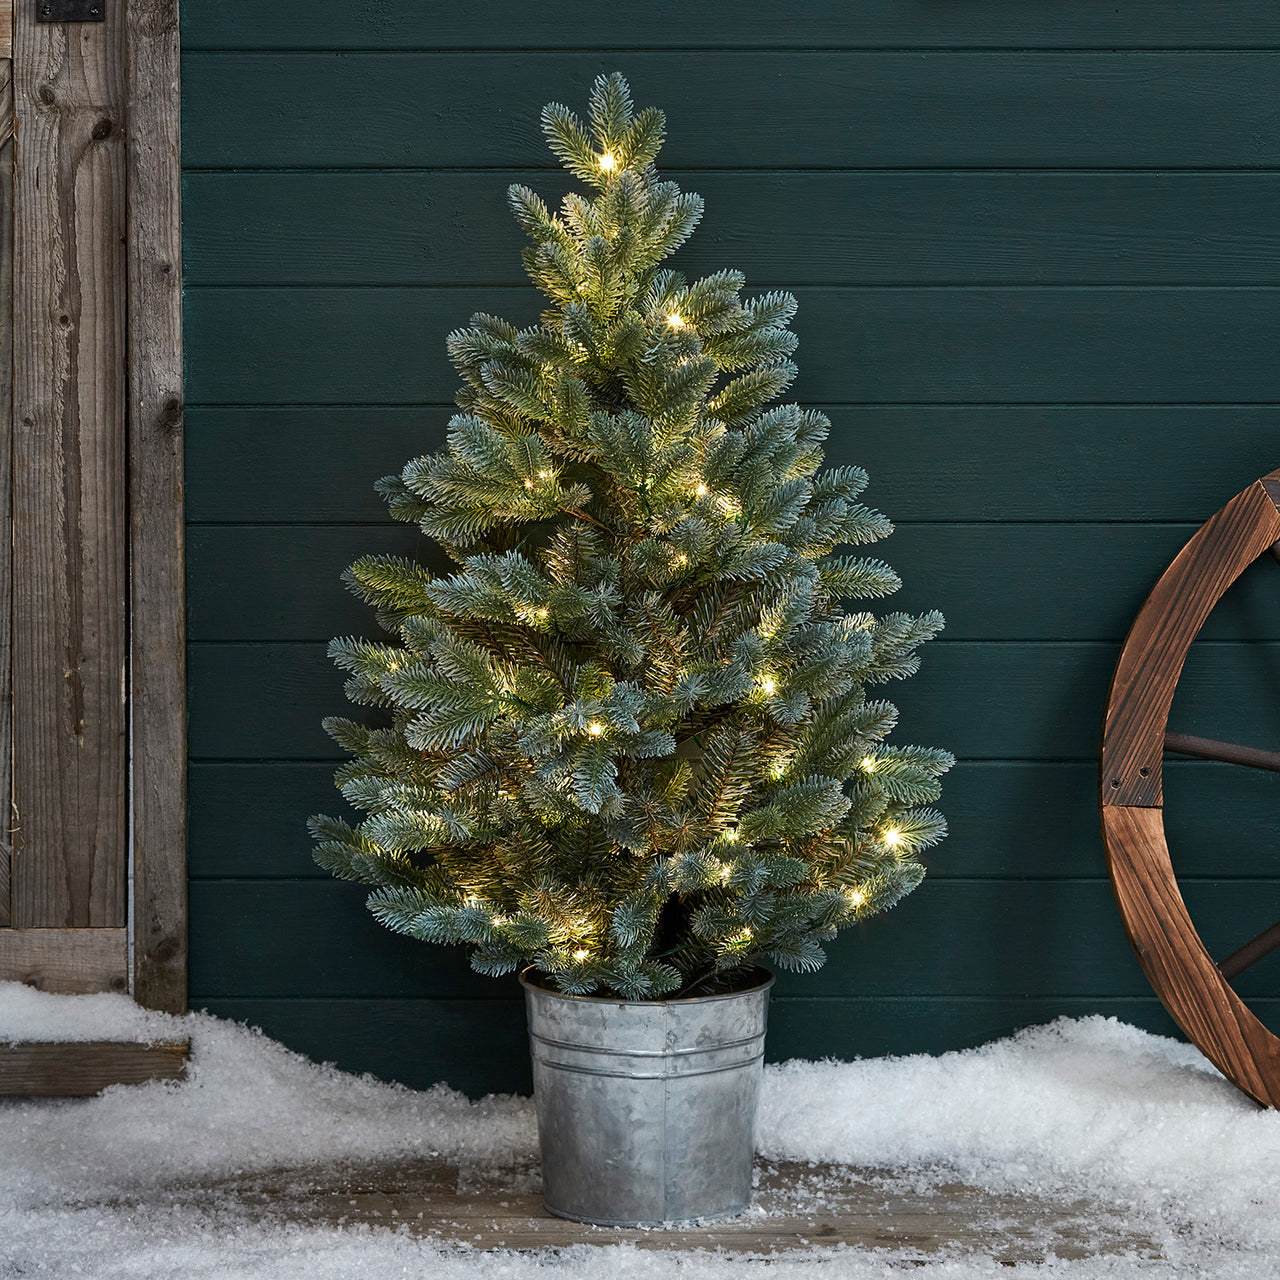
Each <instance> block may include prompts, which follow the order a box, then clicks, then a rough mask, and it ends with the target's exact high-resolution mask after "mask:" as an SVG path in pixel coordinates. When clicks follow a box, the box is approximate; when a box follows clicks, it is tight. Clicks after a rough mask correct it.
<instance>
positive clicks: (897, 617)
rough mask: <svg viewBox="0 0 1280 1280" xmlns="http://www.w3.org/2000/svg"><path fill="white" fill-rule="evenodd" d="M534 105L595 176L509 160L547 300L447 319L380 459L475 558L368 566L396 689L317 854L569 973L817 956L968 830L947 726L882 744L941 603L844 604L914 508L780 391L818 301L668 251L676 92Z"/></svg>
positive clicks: (340, 649)
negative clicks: (455, 410) (904, 742)
mask: <svg viewBox="0 0 1280 1280" xmlns="http://www.w3.org/2000/svg"><path fill="white" fill-rule="evenodd" d="M542 121H543V127H544V130H545V132H546V134H547V137H548V139H549V142H550V145H551V149H552V150H553V151H554V152H555V154H556V155H557V156H558V157H559V159H560V160H561V161H562V163H563V164H564V166H565V167H566V168H567V169H568V170H569V172H570V173H572V174H573V175H574V176H575V177H577V178H579V179H581V180H582V181H583V182H584V183H586V184H587V185H588V186H589V187H591V188H593V189H594V192H595V193H596V194H594V196H593V197H591V198H588V197H586V196H583V195H578V194H571V195H569V196H567V197H566V198H565V200H564V203H563V206H562V208H561V210H560V212H559V213H556V214H553V213H552V212H550V211H549V209H548V208H547V206H546V204H545V203H544V202H543V201H542V200H541V199H540V198H539V197H538V196H537V195H535V194H534V192H532V191H530V190H529V189H528V188H526V187H523V186H513V187H512V188H511V189H510V193H509V195H510V202H511V206H512V209H513V210H514V212H515V216H516V218H517V219H518V220H519V222H520V225H521V226H522V227H523V228H524V230H525V231H526V232H527V233H528V236H529V238H530V241H531V244H530V246H529V247H528V248H527V249H526V250H525V252H524V264H525V267H526V269H527V270H528V273H529V275H530V276H531V277H532V279H533V282H534V283H535V284H536V285H537V286H538V287H539V288H540V289H541V290H542V291H543V292H544V293H545V294H546V295H547V297H548V299H549V300H550V301H549V306H548V309H547V310H546V311H545V312H544V313H543V315H542V318H541V321H540V322H539V323H538V324H536V325H534V326H533V327H532V328H528V329H519V328H517V327H515V326H514V325H511V324H508V323H507V322H506V321H504V320H500V319H497V318H495V317H493V316H489V315H476V316H474V317H473V318H472V321H471V324H470V326H469V327H468V328H465V329H459V330H458V331H457V332H455V333H453V334H451V335H450V336H449V339H448V348H449V354H450V356H451V358H452V360H453V363H454V365H455V366H456V367H457V369H458V372H459V373H460V374H461V376H462V379H463V382H464V385H463V389H462V391H461V392H460V394H459V396H458V404H459V407H460V408H461V410H462V412H461V413H460V414H458V415H457V416H455V417H454V418H453V420H452V421H451V423H450V426H449V433H448V439H447V445H446V448H445V449H444V450H443V451H442V452H440V453H437V454H434V455H432V456H429V457H421V458H416V459H414V460H412V461H411V462H409V463H408V464H407V465H406V466H405V468H404V470H403V472H402V473H401V474H400V475H398V476H391V477H387V478H386V479H384V480H382V481H380V482H379V488H380V491H381V492H382V494H383V495H384V497H385V498H386V500H387V501H388V503H389V506H390V510H391V512H392V514H393V515H394V516H395V517H396V518H398V519H401V520H406V521H413V522H416V523H417V524H418V525H419V526H420V527H421V528H422V530H423V532H424V533H426V534H427V535H429V536H430V537H431V538H432V539H434V540H435V542H436V543H438V544H439V546H440V547H441V548H442V549H443V551H444V552H445V553H446V554H447V556H448V557H449V561H450V562H451V569H452V571H451V572H447V573H444V574H437V573H433V572H430V571H429V570H428V569H427V567H425V566H424V565H423V564H421V563H418V562H416V561H415V560H412V559H406V558H399V557H395V556H385V555H383V556H367V557H364V558H362V559H360V560H358V561H357V562H356V563H355V564H354V565H353V566H352V567H351V569H350V570H349V571H348V583H349V585H350V587H351V588H352V590H354V591H355V592H356V594H357V595H359V596H361V597H362V598H363V599H365V600H367V601H368V602H370V603H371V604H372V605H374V606H375V607H376V609H377V611H378V619H379V621H380V623H381V625H382V626H383V627H384V628H385V629H386V630H387V631H388V632H390V633H392V634H393V635H394V637H395V639H394V641H393V642H389V643H373V642H370V641H367V640H361V639H340V640H335V641H334V642H333V644H332V645H331V646H330V653H331V655H332V656H333V658H334V659H335V660H336V661H337V663H338V664H339V665H340V666H341V667H343V668H344V669H345V670H346V671H348V672H349V673H350V678H349V680H348V683H347V695H348V697H349V698H350V699H351V701H353V702H355V703H357V704H359V705H363V706H369V707H375V708H382V709H383V711H382V715H381V717H380V723H378V724H376V725H373V726H370V725H366V724H361V723H358V722H355V721H353V720H350V719H337V718H335V719H330V720H327V721H326V722H325V727H326V729H327V730H328V732H329V733H330V734H331V735H332V737H333V738H334V739H335V740H336V741H337V742H338V743H339V744H341V746H342V747H343V748H344V749H345V750H347V751H349V752H350V753H351V754H352V759H351V761H350V762H349V763H348V764H347V765H345V766H344V767H343V768H342V769H341V770H340V771H339V773H338V776H337V782H338V785H339V787H340V788H341V790H342V793H343V795H344V796H345V797H346V799H347V800H348V801H349V802H350V803H351V804H352V805H354V806H356V807H357V808H359V809H361V810H363V811H364V812H365V813H367V815H368V816H367V817H366V818H365V819H364V820H363V821H362V822H361V823H360V824H359V825H358V826H356V827H352V826H350V825H348V824H347V823H345V822H342V821H339V820H335V819H333V818H325V817H317V818H313V819H312V830H313V833H314V835H315V836H316V839H317V840H318V846H317V851H316V858H317V861H318V862H319V863H320V865H321V866H324V867H326V868H327V869H329V870H330V871H332V872H333V873H334V874H335V875H338V876H340V877H343V878H345V879H350V880H358V881H361V882H363V883H366V884H372V885H375V886H377V887H376V888H375V890H374V891H373V893H372V894H370V896H369V907H370V909H371V910H372V912H373V914H374V915H375V916H376V917H377V919H378V920H380V921H381V922H382V923H383V924H384V925H386V926H388V927H389V928H391V929H395V930H397V931H399V932H402V933H405V934H409V935H411V936H412V937H415V938H420V939H422V940H424V941H427V942H436V943H460V944H464V945H466V946H469V947H470V948H471V961H472V964H473V966H474V967H475V968H476V969H477V970H479V971H480V972H482V973H488V974H503V973H508V972H510V971H512V970H515V969H517V968H520V967H523V966H527V965H532V966H536V968H537V969H538V970H540V971H541V973H542V974H543V975H545V976H546V978H548V979H550V980H551V981H552V982H553V983H554V985H555V986H556V987H558V989H559V990H561V991H563V992H566V993H569V994H586V993H591V992H602V993H612V994H615V995H617V996H620V997H622V998H623V999H629V1000H631V999H651V998H655V997H660V996H666V995H674V994H688V993H693V992H698V993H704V992H707V991H709V990H717V989H724V988H725V987H726V986H728V985H729V984H731V983H732V981H733V979H734V976H735V975H737V974H740V973H741V972H742V971H743V970H744V969H746V968H748V967H750V966H752V965H754V964H755V963H758V962H760V961H762V960H764V961H768V962H771V963H772V964H774V965H777V966H780V967H782V968H784V969H797V970H812V969H816V968H818V967H819V966H820V965H821V964H822V963H823V960H824V958H825V957H824V955H823V951H822V948H821V946H820V943H821V942H822V941H823V940H826V939H829V938H831V937H833V936H834V935H835V933H836V932H837V930H838V929H840V928H841V927H842V926H845V925H848V924H851V923H853V922H855V921H858V920H861V919H863V918H865V917H867V916H869V915H871V914H873V913H875V912H878V911H883V910H885V909H886V908H888V907H891V906H892V905H893V904H894V903H896V902H897V901H898V900H899V899H901V898H902V897H903V896H904V895H905V894H907V893H909V892H910V891H911V890H912V889H913V888H915V887H916V885H917V884H919V882H920V880H921V878H922V876H923V875H924V869H923V867H922V866H921V864H920V862H919V861H918V860H917V859H916V856H915V855H916V854H917V853H918V852H919V851H920V850H922V849H924V848H925V847H926V846H928V845H930V844H932V843H934V842H935V841H937V840H938V839H940V838H941V837H942V836H943V834H944V833H945V826H944V822H943V819H942V817H941V815H939V814H938V813H937V812H935V811H934V810H933V809H930V808H928V807H926V806H927V805H928V804H929V803H930V802H931V801H933V800H935V799H936V798H937V796H938V793H939V786H938V777H939V775H941V774H942V773H943V772H944V771H945V770H946V769H947V768H949V767H950V765H951V763H952V758H951V756H950V755H949V754H947V753H946V752H945V751H940V750H936V749H933V748H925V747H890V746H887V745H885V742H884V740H885V737H886V735H888V733H889V732H890V730H891V729H892V728H893V726H894V724H895V721H896V719H897V712H896V710H895V708H894V707H893V705H892V704H890V703H889V702H886V701H883V700H868V698H867V696H866V686H867V685H874V684H878V683H881V682H884V681H887V680H890V679H894V678H898V677H902V676H907V675H910V674H911V673H913V672H914V671H915V670H916V669H917V666H918V662H919V658H918V655H917V649H918V647H919V646H920V644H921V643H922V642H923V641H925V640H927V639H929V638H930V637H932V636H933V635H934V634H935V633H936V632H937V631H938V630H939V629H940V628H941V626H942V618H941V617H940V615H938V614H937V613H927V614H924V615H922V616H919V617H913V616H909V615H907V614H903V613H890V614H887V615H885V616H882V617H876V616H875V615H874V614H872V613H870V612H863V611H854V612H846V611H845V609H844V607H843V602H858V601H866V600H868V599H871V598H874V597H880V596H884V595H887V594H889V593H890V592H892V591H894V590H895V589H896V588H897V587H898V586H899V585H900V583H899V579H898V578H897V576H896V575H895V574H894V572H893V571H892V570H891V569H890V568H889V567H888V566H887V565H886V564H884V563H883V562H881V561H880V560H877V559H870V558H865V557H857V556H849V555H843V554H840V553H839V549H840V548H841V547H842V546H845V545H846V544H863V543H869V542H873V541H875V540H877V539H880V538H883V537H884V536H885V535H887V534H888V533H890V532H891V529H892V526H891V525H890V524H889V522H888V521H887V520H886V519H885V518H884V517H883V516H882V515H880V514H878V513H877V512H875V511H872V510H870V509H868V508H867V507H865V506H863V505H861V504H860V503H859V502H858V496H859V494H860V493H861V491H862V490H863V488H864V486H865V485H866V483H867V476H866V474H865V473H864V472H863V471H862V470H860V469H859V468H856V467H840V468H834V469H828V470H820V469H819V468H820V467H821V464H822V461H823V455H822V450H821V444H822V441H823V439H824V438H825V436H826V434H827V432H828V429H829V423H828V421H827V419H826V418H824V417H823V416H822V415H821V414H820V413H815V412H813V411H811V410H807V409H802V408H800V407H798V406H796V405H792V404H784V405H778V406H776V407H772V408H770V407H768V406H769V405H770V403H771V402H772V401H775V400H776V399H777V398H778V396H779V395H780V394H781V393H782V392H783V391H784V390H785V388H786V387H787V386H788V384H789V383H790V382H791V380H792V378H793V376H794V374H795V367H794V365H792V364H791V363H790V361H789V359H788V357H789V356H790V354H791V353H792V351H793V350H794V348H795V336H794V335H793V334H792V333H791V332H789V330H788V327H787V326H788V324H789V322H790V319H791V317H792V315H793V314H794V312H795V309H796V303H795V300H794V299H793V298H792V297H790V296H789V295H787V294H785V293H770V294H766V295H765V296H763V297H756V298H751V299H748V300H744V299H743V298H742V297H741V293H740V291H741V289H742V288H743V284H744V281H743V278H742V276H741V275H739V274H738V273H737V272H735V271H720V272H717V273H716V274H714V275H711V276H707V277H706V278H704V279H700V280H695V281H693V282H692V283H690V282H688V281H687V280H686V279H685V278H684V277H683V276H682V275H680V274H679V273H678V272H675V271H672V270H669V269H667V268H665V267H664V266H663V265H662V264H663V261H664V259H666V258H667V257H668V256H669V255H670V254H671V253H672V252H673V251H674V250H675V249H677V248H678V247H679V246H680V245H681V244H683V243H684V242H685V241H686V240H687V239H688V238H689V236H690V235H691V234H692V232H693V230H694V228H695V226H696V225H697V223H698V220H699V218H700V216H701V212H702V200H701V198H700V197H698V196H696V195H692V194H685V193H682V192H681V191H680V190H679V188H678V187H677V186H676V185H675V184H674V183H671V182H663V181H660V180H659V177H658V174H657V172H656V171H655V168H654V161H655V159H656V157H657V154H658V149H659V147H660V145H661V143H662V140H663V133H664V128H665V120H664V117H663V115H662V113H661V112H660V111H658V110H656V109H654V108H648V109H646V110H644V111H641V112H639V113H638V114H636V113H634V112H633V109H632V104H631V100H630V95H629V91H628V87H627V84H626V82H625V80H623V78H622V77H621V76H619V75H616V74H615V75H610V76H601V77H600V78H599V79H598V80H597V81H596V83H595V85H594V87H593V90H592V94H591V100H590V121H589V123H588V124H585V125H584V124H583V122H582V121H580V120H579V119H578V118H577V117H576V116H575V115H574V114H573V113H572V112H571V111H569V110H568V109H567V108H565V107H562V106H560V105H558V104H552V105H550V106H548V107H547V108H546V109H545V110H544V112H543V116H542Z"/></svg>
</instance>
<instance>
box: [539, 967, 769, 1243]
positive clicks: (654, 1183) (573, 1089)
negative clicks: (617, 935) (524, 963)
mask: <svg viewBox="0 0 1280 1280" xmlns="http://www.w3.org/2000/svg"><path fill="white" fill-rule="evenodd" d="M756 977H757V979H758V980H757V981H756V982H755V983H754V984H753V985H752V986H750V987H749V988H748V989H746V990H742V991H735V992H730V993H729V994H727V995H715V996H699V997H695V998H692V999H679V1000H641V1001H625V1000H617V999H602V998H600V997H597V996H566V995H562V994H561V993H560V992H558V991H551V990H548V989H547V988H546V987H543V986H540V985H539V984H538V980H537V977H536V975H533V974H526V975H522V976H521V979H520V981H521V984H522V985H523V987H524V991H525V1001H526V1005H527V1008H528V1012H529V1043H530V1048H531V1049H532V1052H533V1092H534V1100H535V1104H536V1107H537V1112H538V1138H539V1142H540V1144H541V1147H542V1177H543V1183H544V1187H545V1201H544V1203H545V1205H546V1208H547V1211H548V1212H549V1213H553V1214H555V1215H556V1217H558V1218H571V1219H573V1220H574V1221H576V1222H594V1223H597V1224H599V1225H601V1226H611V1227H649V1226H665V1225H670V1224H673V1223H678V1222H690V1221H693V1220H695V1219H705V1218H727V1217H732V1216H733V1215H734V1214H738V1213H742V1212H744V1211H745V1210H746V1209H747V1208H748V1206H749V1205H750V1203H751V1159H752V1155H753V1154H754V1151H755V1133H756V1110H757V1106H758V1103H759V1099H760V1080H761V1076H762V1073H763V1065H762V1064H763V1062H764V1034H765V1023H766V1019H767V1015H768V1007H769V988H770V987H772V986H773V976H772V975H771V974H769V973H768V972H766V971H765V970H763V969H760V970H757V971H756Z"/></svg>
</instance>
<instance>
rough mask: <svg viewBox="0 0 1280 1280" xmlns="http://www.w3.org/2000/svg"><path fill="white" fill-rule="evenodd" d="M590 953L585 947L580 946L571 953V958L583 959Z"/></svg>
mask: <svg viewBox="0 0 1280 1280" xmlns="http://www.w3.org/2000/svg"><path fill="white" fill-rule="evenodd" d="M590 954H591V952H590V951H588V950H587V949H586V947H581V948H579V949H578V950H577V951H575V952H574V953H573V958H574V959H575V960H578V961H582V960H585V959H586V958H587V957H588V956H589V955H590Z"/></svg>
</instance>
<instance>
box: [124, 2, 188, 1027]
mask: <svg viewBox="0 0 1280 1280" xmlns="http://www.w3.org/2000/svg"><path fill="white" fill-rule="evenodd" d="M126 14H127V25H128V44H127V50H126V57H127V71H128V92H129V124H128V144H129V145H128V166H127V173H128V192H129V201H128V204H129V225H128V236H129V318H128V331H129V495H130V496H129V501H130V510H131V512H132V521H131V527H130V556H131V566H132V572H131V577H130V584H131V590H132V597H131V602H130V604H131V617H132V626H131V631H130V641H131V646H132V651H131V655H130V670H131V673H132V679H131V698H132V714H133V850H134V852H133V866H134V886H133V933H134V973H133V993H134V998H135V999H137V1000H138V1001H139V1002H140V1003H141V1004H144V1005H147V1006H149V1007H150V1008H154V1009H165V1010H167V1011H169V1012H171V1013H178V1012H181V1011H182V1010H183V1009H185V1008H186V999H187V934H186V917H187V899H186V890H187V880H186V755H187V733H186V665H185V648H186V643H185V633H184V625H183V619H184V616H185V614H184V609H185V606H184V600H183V592H184V583H183V536H184V529H183V521H184V511H183V496H182V214H181V185H180V184H181V174H180V170H179V159H178V149H179V136H178V5H177V0H129V4H128V7H127V10H126Z"/></svg>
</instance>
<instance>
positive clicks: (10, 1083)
mask: <svg viewBox="0 0 1280 1280" xmlns="http://www.w3.org/2000/svg"><path fill="white" fill-rule="evenodd" d="M190 1052H191V1045H190V1043H189V1042H188V1041H186V1040H173V1041H159V1042H157V1043H154V1044H144V1043H134V1042H132V1041H117V1040H85V1041H72V1042H60V1041H23V1042H19V1043H16V1044H0V1097H22V1098H71V1097H88V1096H91V1095H92V1094H95V1093H101V1092H102V1090H103V1089H105V1088H107V1087H108V1086H109V1085H113V1084H144V1083H146V1082H147V1081H148V1080H184V1079H185V1078H186V1075H187V1059H188V1057H189V1056H190Z"/></svg>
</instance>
